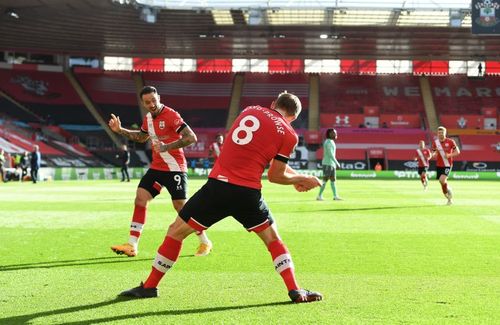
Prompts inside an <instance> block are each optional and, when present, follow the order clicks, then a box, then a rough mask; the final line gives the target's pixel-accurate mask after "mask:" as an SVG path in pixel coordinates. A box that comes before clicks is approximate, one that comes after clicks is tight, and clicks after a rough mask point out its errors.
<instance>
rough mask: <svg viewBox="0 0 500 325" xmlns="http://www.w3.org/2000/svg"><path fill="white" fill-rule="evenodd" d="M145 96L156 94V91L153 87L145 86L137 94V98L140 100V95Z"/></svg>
mask: <svg viewBox="0 0 500 325" xmlns="http://www.w3.org/2000/svg"><path fill="white" fill-rule="evenodd" d="M146 94H158V91H157V90H156V88H155V87H153V86H145V87H144V88H142V90H141V92H140V93H139V97H140V98H141V99H142V95H146Z"/></svg>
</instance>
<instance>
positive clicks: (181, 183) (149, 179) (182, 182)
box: [139, 169, 187, 200]
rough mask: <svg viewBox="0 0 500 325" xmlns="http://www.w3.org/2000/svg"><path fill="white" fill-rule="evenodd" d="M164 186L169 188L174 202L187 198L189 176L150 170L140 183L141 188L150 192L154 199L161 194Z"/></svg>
mask: <svg viewBox="0 0 500 325" xmlns="http://www.w3.org/2000/svg"><path fill="white" fill-rule="evenodd" d="M163 186H165V187H166V188H167V190H168V192H169V193H170V196H171V198H172V200H185V199H186V198H187V174H186V173H183V172H165V171H161V170H155V169H148V171H147V172H146V174H145V175H144V176H142V178H141V182H140V183H139V187H140V188H143V189H145V190H146V191H148V192H149V193H150V194H151V196H152V197H155V196H157V195H158V194H160V191H161V189H162V187H163Z"/></svg>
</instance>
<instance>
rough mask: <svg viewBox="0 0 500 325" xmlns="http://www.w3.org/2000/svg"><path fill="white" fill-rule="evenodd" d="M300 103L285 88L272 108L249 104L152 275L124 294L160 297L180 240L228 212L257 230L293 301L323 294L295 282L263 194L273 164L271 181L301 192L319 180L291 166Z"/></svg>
mask: <svg viewBox="0 0 500 325" xmlns="http://www.w3.org/2000/svg"><path fill="white" fill-rule="evenodd" d="M301 108H302V106H301V104H300V100H299V99H298V98H297V96H295V95H292V94H289V93H282V94H280V95H279V96H278V98H277V99H276V101H274V102H273V104H272V105H271V108H270V109H269V108H265V107H261V106H249V107H247V108H246V109H245V110H244V111H243V112H242V113H241V114H240V115H239V116H238V118H237V119H236V121H235V122H234V124H233V126H232V127H231V129H230V130H229V133H228V139H227V140H226V143H225V144H224V150H223V151H222V153H221V155H220V157H219V159H217V162H216V163H215V166H214V168H213V169H212V172H211V173H210V175H209V179H208V181H207V183H206V184H205V185H204V186H203V187H202V188H201V189H200V190H199V191H198V192H196V193H195V194H194V195H193V196H192V197H191V198H190V200H189V201H188V202H187V203H186V205H185V206H184V208H182V210H181V211H180V212H179V216H178V217H177V219H176V220H175V221H174V223H173V224H171V225H170V227H169V229H168V232H167V236H166V237H165V241H164V242H163V243H162V245H161V246H160V248H159V249H158V254H157V255H156V258H155V260H154V262H153V268H152V271H151V273H150V275H149V277H148V278H147V280H146V281H145V282H144V283H141V285H140V286H139V287H135V288H132V289H130V290H127V291H124V292H122V293H121V294H120V295H122V296H129V297H135V298H151V297H157V296H158V290H157V288H156V287H157V286H158V284H159V282H160V280H161V278H162V277H163V275H164V274H165V272H167V271H168V270H169V269H170V268H171V267H172V266H173V265H174V263H175V262H176V261H177V258H178V257H179V253H180V250H181V246H182V241H183V240H184V239H185V238H186V237H187V236H188V235H189V234H191V233H193V232H194V231H196V230H198V231H201V230H205V229H208V228H209V227H210V226H212V225H213V224H215V223H216V222H218V221H220V220H222V219H224V218H226V217H227V216H233V217H234V218H235V219H236V220H237V221H238V222H239V223H241V224H242V225H243V227H245V228H246V229H247V231H253V232H255V233H256V234H257V236H259V237H260V238H261V239H262V241H263V242H264V244H265V245H266V247H267V249H268V250H269V252H270V254H271V256H272V259H273V262H274V267H275V269H276V271H277V272H278V273H279V274H280V275H281V277H282V279H283V281H284V282H285V285H286V287H287V289H288V295H289V297H290V299H291V300H292V301H293V302H310V301H317V300H321V299H322V296H321V294H319V293H317V292H311V291H308V290H304V289H301V288H300V287H299V285H298V284H297V281H296V280H295V273H294V267H293V262H292V258H291V256H290V253H289V251H288V249H287V248H286V246H285V244H284V243H283V241H282V240H281V239H280V236H279V234H278V230H277V228H276V226H275V224H274V221H273V218H272V215H271V212H270V210H269V208H268V206H267V204H266V202H265V201H264V199H263V198H262V195H261V187H262V184H261V177H262V173H263V172H264V169H265V167H266V166H267V165H268V164H269V163H270V167H269V171H268V174H267V175H268V178H269V181H270V182H272V183H277V184H283V185H294V186H295V189H296V190H297V191H299V192H303V191H308V190H310V189H312V188H314V187H317V186H319V185H320V181H319V179H318V178H316V177H314V176H307V175H300V174H298V173H297V172H296V171H295V170H293V169H292V168H291V167H289V166H288V165H287V162H288V159H289V157H290V154H291V153H292V152H293V151H294V148H295V146H296V145H297V140H298V138H297V135H296V133H295V131H294V130H293V128H292V126H291V125H290V123H291V122H292V121H294V120H295V119H296V118H297V116H298V115H299V113H300V111H301Z"/></svg>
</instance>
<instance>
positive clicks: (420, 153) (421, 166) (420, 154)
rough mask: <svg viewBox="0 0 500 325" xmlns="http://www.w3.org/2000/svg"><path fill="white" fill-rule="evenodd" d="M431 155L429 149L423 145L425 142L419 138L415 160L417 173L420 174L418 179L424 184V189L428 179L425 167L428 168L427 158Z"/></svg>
mask: <svg viewBox="0 0 500 325" xmlns="http://www.w3.org/2000/svg"><path fill="white" fill-rule="evenodd" d="M431 157H432V153H431V151H430V150H429V149H427V148H426V147H425V142H424V141H423V140H421V141H420V142H419V144H418V149H417V154H416V156H415V160H416V161H417V164H418V174H419V175H420V181H421V182H422V185H423V186H424V191H425V190H427V184H428V183H429V180H428V179H427V169H428V168H429V159H431Z"/></svg>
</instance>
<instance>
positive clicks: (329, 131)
mask: <svg viewBox="0 0 500 325" xmlns="http://www.w3.org/2000/svg"><path fill="white" fill-rule="evenodd" d="M334 132H335V129H327V130H326V133H325V137H327V138H328V139H331V138H332V135H331V134H332V133H334Z"/></svg>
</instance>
